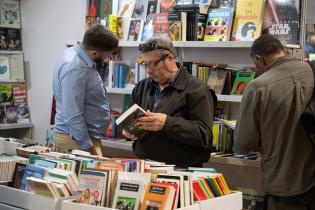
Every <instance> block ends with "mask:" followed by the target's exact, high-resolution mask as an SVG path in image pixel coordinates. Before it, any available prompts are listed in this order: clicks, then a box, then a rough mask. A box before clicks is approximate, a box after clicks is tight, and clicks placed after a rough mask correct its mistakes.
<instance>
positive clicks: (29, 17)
mask: <svg viewBox="0 0 315 210" xmlns="http://www.w3.org/2000/svg"><path fill="white" fill-rule="evenodd" d="M85 8H86V7H85V1H84V0H22V1H21V19H22V41H23V51H24V56H25V61H26V79H27V84H28V98H29V107H30V114H31V120H32V123H33V125H34V138H35V139H36V140H37V141H41V142H44V140H45V136H46V130H47V128H48V127H49V121H50V111H51V100H52V73H53V69H54V65H55V63H56V61H57V58H58V57H59V55H60V54H61V53H62V51H63V49H64V48H65V43H66V42H67V41H68V40H81V39H82V37H83V34H84V20H85Z"/></svg>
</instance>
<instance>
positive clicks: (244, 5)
mask: <svg viewBox="0 0 315 210" xmlns="http://www.w3.org/2000/svg"><path fill="white" fill-rule="evenodd" d="M264 6H265V0H257V1H255V2H253V1H252V0H239V1H238V2H237V6H236V12H235V19H234V25H233V32H232V41H254V40H255V39H257V38H258V37H259V36H260V35H261V31H262V30H261V29H262V22H263V15H264V13H263V11H264Z"/></svg>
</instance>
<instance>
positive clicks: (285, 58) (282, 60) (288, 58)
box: [268, 55, 297, 70]
mask: <svg viewBox="0 0 315 210" xmlns="http://www.w3.org/2000/svg"><path fill="white" fill-rule="evenodd" d="M294 60H297V59H296V58H294V57H292V56H291V55H286V56H283V57H281V58H278V59H277V60H275V61H274V62H272V63H271V64H270V65H269V66H268V70H270V69H272V68H274V67H277V66H279V65H281V64H283V63H286V62H288V61H294Z"/></svg>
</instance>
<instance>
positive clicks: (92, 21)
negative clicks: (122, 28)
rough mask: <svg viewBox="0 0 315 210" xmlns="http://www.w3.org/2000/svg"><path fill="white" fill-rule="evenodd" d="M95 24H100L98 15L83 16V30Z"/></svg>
mask: <svg viewBox="0 0 315 210" xmlns="http://www.w3.org/2000/svg"><path fill="white" fill-rule="evenodd" d="M97 24H101V19H100V18H99V17H94V16H85V30H87V29H89V28H91V27H92V26H93V25H97Z"/></svg>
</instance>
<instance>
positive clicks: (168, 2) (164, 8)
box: [160, 0, 176, 13]
mask: <svg viewBox="0 0 315 210" xmlns="http://www.w3.org/2000/svg"><path fill="white" fill-rule="evenodd" d="M175 3H176V1H175V0H160V12H161V13H168V12H169V11H170V10H171V9H172V8H173V6H174V4H175Z"/></svg>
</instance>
